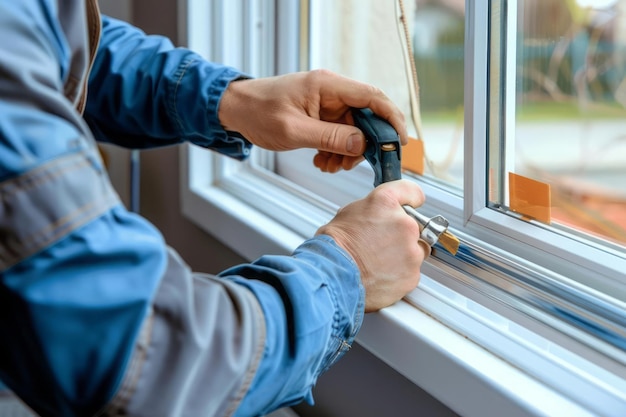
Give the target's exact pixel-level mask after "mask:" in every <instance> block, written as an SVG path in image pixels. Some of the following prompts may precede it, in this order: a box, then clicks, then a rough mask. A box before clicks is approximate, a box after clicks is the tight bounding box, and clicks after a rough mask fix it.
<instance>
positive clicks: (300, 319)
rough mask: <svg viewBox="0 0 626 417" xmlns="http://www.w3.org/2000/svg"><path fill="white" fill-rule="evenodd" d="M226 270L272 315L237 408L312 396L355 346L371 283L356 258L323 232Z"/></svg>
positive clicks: (241, 412)
mask: <svg viewBox="0 0 626 417" xmlns="http://www.w3.org/2000/svg"><path fill="white" fill-rule="evenodd" d="M220 275H221V276H223V277H224V278H225V279H230V280H233V281H236V282H238V283H240V284H242V285H245V286H246V287H248V288H250V289H251V290H252V291H253V292H254V294H255V295H256V296H257V298H258V300H259V302H260V303H261V307H262V309H263V312H264V315H265V317H266V326H267V338H266V345H265V351H264V356H263V359H262V361H261V363H260V365H259V368H258V370H257V373H256V375H255V377H254V380H253V382H252V385H251V387H250V390H249V391H248V393H247V394H246V396H245V398H244V399H243V402H242V404H241V406H240V407H239V409H238V410H237V413H236V415H237V416H252V415H264V414H267V413H269V412H271V411H272V410H275V409H277V408H280V407H284V406H288V405H293V404H297V403H299V402H302V401H303V400H306V401H308V402H309V403H312V401H313V398H312V395H311V389H312V388H313V386H314V384H315V382H316V381H317V378H318V377H319V376H320V375H321V374H322V373H323V372H324V371H325V370H327V369H328V368H329V367H330V366H331V365H332V364H333V363H335V362H336V361H337V360H338V359H339V358H340V357H341V356H343V354H344V353H345V352H346V351H347V350H348V349H349V348H350V346H351V345H352V343H353V341H354V338H355V336H356V334H357V332H358V330H359V329H360V327H361V324H362V321H363V314H364V308H365V290H364V288H363V286H362V285H361V280H360V274H359V270H358V268H357V266H356V264H355V263H354V261H353V260H352V258H351V257H350V256H349V255H348V254H347V253H346V252H345V251H344V250H343V249H342V248H340V247H339V246H338V245H337V244H336V243H335V242H334V240H333V239H331V238H330V237H329V236H325V235H320V236H317V237H315V238H313V239H310V240H308V241H306V242H305V243H303V244H302V245H301V246H300V247H299V248H298V249H297V250H296V251H295V252H294V254H293V256H291V257H288V256H264V257H262V258H260V259H259V260H257V261H256V262H253V263H252V264H249V265H241V266H237V267H234V268H231V269H229V270H226V271H224V272H222V274H220ZM243 277H245V278H243Z"/></svg>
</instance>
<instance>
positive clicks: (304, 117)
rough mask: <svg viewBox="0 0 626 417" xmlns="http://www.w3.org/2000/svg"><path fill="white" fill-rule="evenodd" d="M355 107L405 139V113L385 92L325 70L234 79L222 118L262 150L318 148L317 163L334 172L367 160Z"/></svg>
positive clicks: (221, 109) (225, 124) (226, 94)
mask: <svg viewBox="0 0 626 417" xmlns="http://www.w3.org/2000/svg"><path fill="white" fill-rule="evenodd" d="M352 107H357V108H364V107H369V108H370V109H372V111H373V112H374V113H376V114H377V115H379V116H380V117H382V118H383V119H386V120H387V121H389V123H391V125H392V126H393V127H394V128H395V129H396V130H397V131H398V133H399V135H400V139H401V141H402V143H403V144H405V143H406V142H407V133H406V124H405V121H404V115H403V114H402V112H401V111H400V109H398V108H397V107H396V106H395V105H394V104H393V103H392V102H391V100H390V99H389V98H388V97H387V96H386V95H385V94H384V93H383V92H382V91H381V90H379V89H377V88H376V87H373V86H371V85H369V84H364V83H361V82H358V81H354V80H351V79H349V78H345V77H342V76H340V75H338V74H335V73H333V72H330V71H326V70H314V71H309V72H300V73H292V74H287V75H282V76H277V77H269V78H259V79H251V80H240V81H236V82H232V83H231V84H230V85H229V87H228V88H227V89H226V91H225V92H224V95H223V97H222V100H221V102H220V107H219V118H220V122H221V123H222V126H223V127H224V129H226V130H231V131H235V132H239V133H240V134H242V135H243V136H244V137H245V138H246V139H248V140H249V141H250V142H252V143H253V144H254V145H256V146H259V147H261V148H265V149H269V150H275V151H285V150H292V149H298V148H312V149H317V150H318V151H319V152H318V154H317V155H316V156H315V158H314V164H315V166H317V167H318V168H320V169H321V170H322V171H326V172H336V171H339V170H340V169H351V168H353V167H354V166H356V165H357V164H358V163H359V162H361V161H362V160H363V157H362V154H363V152H364V151H365V138H364V137H363V133H362V132H361V131H360V130H359V129H358V128H356V127H354V126H353V121H352V115H351V113H350V109H351V108H352Z"/></svg>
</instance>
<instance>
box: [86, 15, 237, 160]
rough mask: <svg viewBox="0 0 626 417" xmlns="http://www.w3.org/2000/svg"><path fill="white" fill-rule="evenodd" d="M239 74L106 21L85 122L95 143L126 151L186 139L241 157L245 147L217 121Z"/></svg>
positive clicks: (132, 29) (132, 28)
mask: <svg viewBox="0 0 626 417" xmlns="http://www.w3.org/2000/svg"><path fill="white" fill-rule="evenodd" d="M242 76H244V75H243V74H242V73H241V72H239V71H237V70H235V69H233V68H230V67H227V66H223V65H218V64H214V63H210V62H208V61H206V60H204V59H203V58H202V57H200V56H199V55H197V54H195V53H194V52H192V51H190V50H187V49H184V48H175V47H174V46H173V45H172V43H171V42H170V41H169V40H168V39H167V38H164V37H162V36H155V35H151V36H147V35H146V34H145V33H143V32H142V31H140V30H139V29H137V28H135V27H133V26H131V25H129V24H127V23H124V22H121V21H119V20H115V19H112V18H108V17H104V18H103V27H102V38H101V41H100V45H99V48H98V53H97V55H96V60H95V62H94V65H93V67H92V70H91V75H90V79H89V90H88V91H89V95H88V100H87V106H86V108H85V114H84V117H85V120H86V121H87V122H88V124H89V125H90V127H91V129H92V131H93V132H94V134H95V136H96V138H97V139H98V140H101V141H108V142H112V143H116V144H118V145H121V146H124V147H130V148H147V147H153V146H163V145H171V144H176V143H180V142H182V141H190V142H192V143H195V144H197V145H200V146H204V147H208V148H213V149H216V150H218V151H221V152H223V153H225V154H228V155H230V156H233V157H239V158H242V157H245V156H246V155H247V153H248V148H249V146H250V145H249V144H248V142H247V141H245V140H243V139H241V138H240V137H237V136H235V135H232V134H230V133H229V132H226V131H224V129H223V128H222V125H221V123H220V120H219V118H218V107H219V104H220V100H221V97H222V94H223V93H224V90H225V89H226V88H227V86H228V85H229V84H230V82H231V81H232V80H234V79H238V78H241V77H242Z"/></svg>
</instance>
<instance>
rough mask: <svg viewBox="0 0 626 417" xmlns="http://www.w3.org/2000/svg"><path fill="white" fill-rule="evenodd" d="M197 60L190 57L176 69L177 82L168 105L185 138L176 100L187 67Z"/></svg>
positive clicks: (181, 134)
mask: <svg viewBox="0 0 626 417" xmlns="http://www.w3.org/2000/svg"><path fill="white" fill-rule="evenodd" d="M195 61H196V60H195V59H193V58H190V59H186V60H184V61H183V62H182V63H181V64H180V66H179V68H178V69H177V70H176V73H175V74H174V76H175V77H176V83H175V84H174V91H173V92H172V97H171V98H170V100H169V106H168V107H169V112H170V113H171V115H172V118H173V119H174V121H175V122H176V125H177V126H178V130H179V134H180V136H181V137H182V138H184V137H185V136H186V134H185V127H184V124H183V121H182V119H181V118H180V117H179V115H178V106H177V105H176V100H177V96H178V87H180V85H181V84H182V82H183V78H184V77H185V74H186V73H187V69H188V68H189V67H190V66H191V64H193V63H194V62H195Z"/></svg>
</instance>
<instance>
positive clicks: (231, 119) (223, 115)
mask: <svg viewBox="0 0 626 417" xmlns="http://www.w3.org/2000/svg"><path fill="white" fill-rule="evenodd" d="M249 79H250V78H248V77H245V76H241V77H239V78H235V79H234V80H231V81H230V82H229V83H228V86H227V87H226V89H225V90H224V93H223V94H222V98H221V99H220V103H219V106H218V109H217V118H218V119H219V122H220V124H221V125H222V128H223V129H224V130H225V131H232V132H238V131H239V130H238V128H237V119H238V117H241V112H242V107H241V103H244V102H245V94H244V88H242V87H245V85H244V84H245V81H247V80H249ZM242 81H244V82H242Z"/></svg>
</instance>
